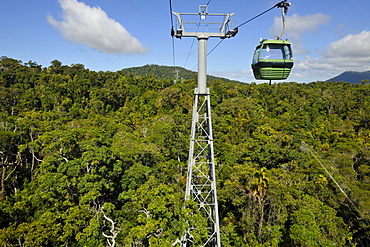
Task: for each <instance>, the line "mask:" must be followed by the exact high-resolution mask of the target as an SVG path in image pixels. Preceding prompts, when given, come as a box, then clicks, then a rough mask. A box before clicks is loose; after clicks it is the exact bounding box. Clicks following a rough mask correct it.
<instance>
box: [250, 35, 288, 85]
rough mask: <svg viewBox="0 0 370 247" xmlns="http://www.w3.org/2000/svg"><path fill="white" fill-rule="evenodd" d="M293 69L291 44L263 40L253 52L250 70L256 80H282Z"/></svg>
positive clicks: (283, 41)
mask: <svg viewBox="0 0 370 247" xmlns="http://www.w3.org/2000/svg"><path fill="white" fill-rule="evenodd" d="M292 67H293V55H292V49H291V43H290V42H289V41H286V40H269V39H264V40H262V41H261V42H260V44H259V45H257V47H256V50H255V52H254V56H253V61H252V69H253V74H254V77H255V78H256V79H257V80H284V79H286V78H288V76H289V74H290V71H291V69H292Z"/></svg>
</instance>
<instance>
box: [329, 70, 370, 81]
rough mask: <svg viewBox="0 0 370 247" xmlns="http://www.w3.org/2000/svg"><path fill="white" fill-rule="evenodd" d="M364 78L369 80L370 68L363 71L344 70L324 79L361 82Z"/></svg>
mask: <svg viewBox="0 0 370 247" xmlns="http://www.w3.org/2000/svg"><path fill="white" fill-rule="evenodd" d="M364 80H368V81H370V70H369V71H364V72H356V71H346V72H343V73H342V74H340V75H338V76H336V77H333V78H331V79H329V80H326V81H338V82H339V81H346V82H349V83H352V84H355V83H362V82H364Z"/></svg>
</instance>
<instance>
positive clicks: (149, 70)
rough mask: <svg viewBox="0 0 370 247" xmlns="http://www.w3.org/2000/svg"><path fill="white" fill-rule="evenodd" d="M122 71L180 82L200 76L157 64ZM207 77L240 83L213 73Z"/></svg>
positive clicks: (180, 68) (182, 69)
mask: <svg viewBox="0 0 370 247" xmlns="http://www.w3.org/2000/svg"><path fill="white" fill-rule="evenodd" d="M120 72H124V73H125V74H126V75H130V74H132V75H136V76H154V77H155V78H156V79H172V80H174V79H176V82H180V81H181V80H192V79H197V77H198V73H197V72H194V71H191V70H187V69H184V68H182V67H171V66H161V65H156V64H147V65H144V66H141V67H132V68H126V69H122V70H121V71H120ZM207 79H208V80H216V79H217V80H220V81H224V82H235V83H238V81H234V80H229V79H226V78H220V77H216V76H212V75H207ZM239 83H240V82H239Z"/></svg>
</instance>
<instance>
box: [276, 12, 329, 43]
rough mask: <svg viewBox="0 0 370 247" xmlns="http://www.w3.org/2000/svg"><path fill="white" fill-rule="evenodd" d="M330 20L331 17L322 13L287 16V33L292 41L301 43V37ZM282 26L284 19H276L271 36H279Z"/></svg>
mask: <svg viewBox="0 0 370 247" xmlns="http://www.w3.org/2000/svg"><path fill="white" fill-rule="evenodd" d="M330 19H331V17H330V16H328V15H324V14H320V13H319V14H314V15H306V16H300V15H298V14H293V15H292V16H285V22H286V32H287V33H288V36H289V37H290V38H291V39H293V40H295V41H300V40H301V35H303V34H305V33H307V32H312V31H315V30H317V27H318V26H319V25H325V24H327V23H328V22H329V21H330ZM282 25H283V24H282V18H281V17H275V19H274V25H273V26H272V27H271V28H270V29H269V33H270V35H274V36H277V35H279V34H280V33H281V31H282Z"/></svg>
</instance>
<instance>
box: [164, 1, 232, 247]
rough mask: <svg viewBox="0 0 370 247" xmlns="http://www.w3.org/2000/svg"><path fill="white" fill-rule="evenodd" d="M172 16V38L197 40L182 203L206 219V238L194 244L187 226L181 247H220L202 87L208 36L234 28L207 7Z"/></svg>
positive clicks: (208, 119) (204, 88) (224, 35)
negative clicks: (192, 205) (190, 204)
mask: <svg viewBox="0 0 370 247" xmlns="http://www.w3.org/2000/svg"><path fill="white" fill-rule="evenodd" d="M173 14H174V15H176V17H177V24H178V28H177V29H176V31H175V30H171V33H172V35H173V36H175V37H176V38H182V37H196V38H197V39H198V88H196V89H195V91H194V104H193V120H192V124H191V136H190V148H189V160H188V173H187V180H186V192H185V200H192V201H194V202H195V203H196V204H197V208H198V213H200V214H201V215H202V216H204V218H206V219H207V234H204V235H206V236H207V237H205V238H204V239H201V240H199V241H200V242H201V243H195V242H194V238H193V235H192V232H193V231H194V230H196V229H195V226H190V229H188V230H187V232H186V234H184V235H183V236H182V238H181V246H182V247H188V246H195V245H198V246H201V247H221V240H220V224H219V216H218V204H217V191H216V175H215V162H214V150H213V134H212V120H211V104H210V93H209V89H208V88H207V85H206V84H207V40H208V38H210V37H219V38H221V39H225V38H231V37H234V36H235V35H236V34H237V29H234V30H229V26H228V25H229V22H230V17H231V16H232V15H233V14H209V13H208V5H201V6H199V11H198V13H177V12H173ZM183 17H196V20H195V21H194V20H186V19H184V18H183ZM199 17H200V18H199ZM207 18H211V19H213V18H223V19H222V21H217V22H215V21H208V20H207ZM199 19H200V21H199ZM220 25H221V26H220ZM212 26H217V28H212ZM211 30H216V32H212V31H211Z"/></svg>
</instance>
